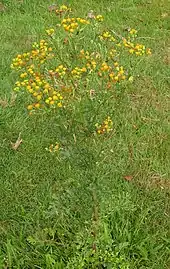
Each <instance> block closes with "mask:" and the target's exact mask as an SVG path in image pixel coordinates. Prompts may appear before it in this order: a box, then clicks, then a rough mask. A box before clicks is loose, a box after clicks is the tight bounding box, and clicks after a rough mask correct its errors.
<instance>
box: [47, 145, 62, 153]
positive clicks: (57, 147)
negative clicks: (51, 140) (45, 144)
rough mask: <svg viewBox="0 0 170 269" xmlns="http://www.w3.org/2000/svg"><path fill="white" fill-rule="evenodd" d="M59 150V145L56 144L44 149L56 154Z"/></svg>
mask: <svg viewBox="0 0 170 269" xmlns="http://www.w3.org/2000/svg"><path fill="white" fill-rule="evenodd" d="M59 149H60V144H59V143H57V142H56V143H55V144H51V145H50V146H49V148H46V150H47V151H49V152H50V153H56V152H57V151H58V150H59Z"/></svg>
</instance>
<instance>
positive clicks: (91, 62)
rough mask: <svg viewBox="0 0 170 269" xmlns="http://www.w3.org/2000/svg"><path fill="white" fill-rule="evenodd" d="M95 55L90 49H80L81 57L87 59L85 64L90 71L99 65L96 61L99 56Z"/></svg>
mask: <svg viewBox="0 0 170 269" xmlns="http://www.w3.org/2000/svg"><path fill="white" fill-rule="evenodd" d="M94 56H95V55H94V53H91V54H90V53H89V51H85V50H84V49H82V50H81V51H80V58H81V59H85V60H87V61H86V63H85V64H86V67H87V68H88V69H89V70H90V71H92V70H94V69H95V68H96V66H97V63H96V61H95V59H96V58H97V57H94Z"/></svg>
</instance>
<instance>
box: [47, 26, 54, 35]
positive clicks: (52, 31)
mask: <svg viewBox="0 0 170 269" xmlns="http://www.w3.org/2000/svg"><path fill="white" fill-rule="evenodd" d="M54 32H55V30H54V29H53V28H50V29H47V30H46V33H47V35H48V36H53V35H54Z"/></svg>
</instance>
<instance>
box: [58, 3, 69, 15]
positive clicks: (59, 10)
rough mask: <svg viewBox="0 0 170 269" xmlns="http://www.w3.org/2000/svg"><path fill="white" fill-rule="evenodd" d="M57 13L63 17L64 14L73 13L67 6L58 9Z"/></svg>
mask: <svg viewBox="0 0 170 269" xmlns="http://www.w3.org/2000/svg"><path fill="white" fill-rule="evenodd" d="M55 12H56V14H57V15H62V14H63V13H68V12H71V8H70V7H68V6H66V5H62V6H60V7H59V9H56V10H55Z"/></svg>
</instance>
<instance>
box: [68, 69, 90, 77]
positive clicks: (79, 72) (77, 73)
mask: <svg viewBox="0 0 170 269" xmlns="http://www.w3.org/2000/svg"><path fill="white" fill-rule="evenodd" d="M86 72H87V68H86V67H82V68H79V67H75V68H74V69H73V70H72V71H71V74H72V76H73V78H75V79H79V78H81V77H82V75H83V73H86Z"/></svg>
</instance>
